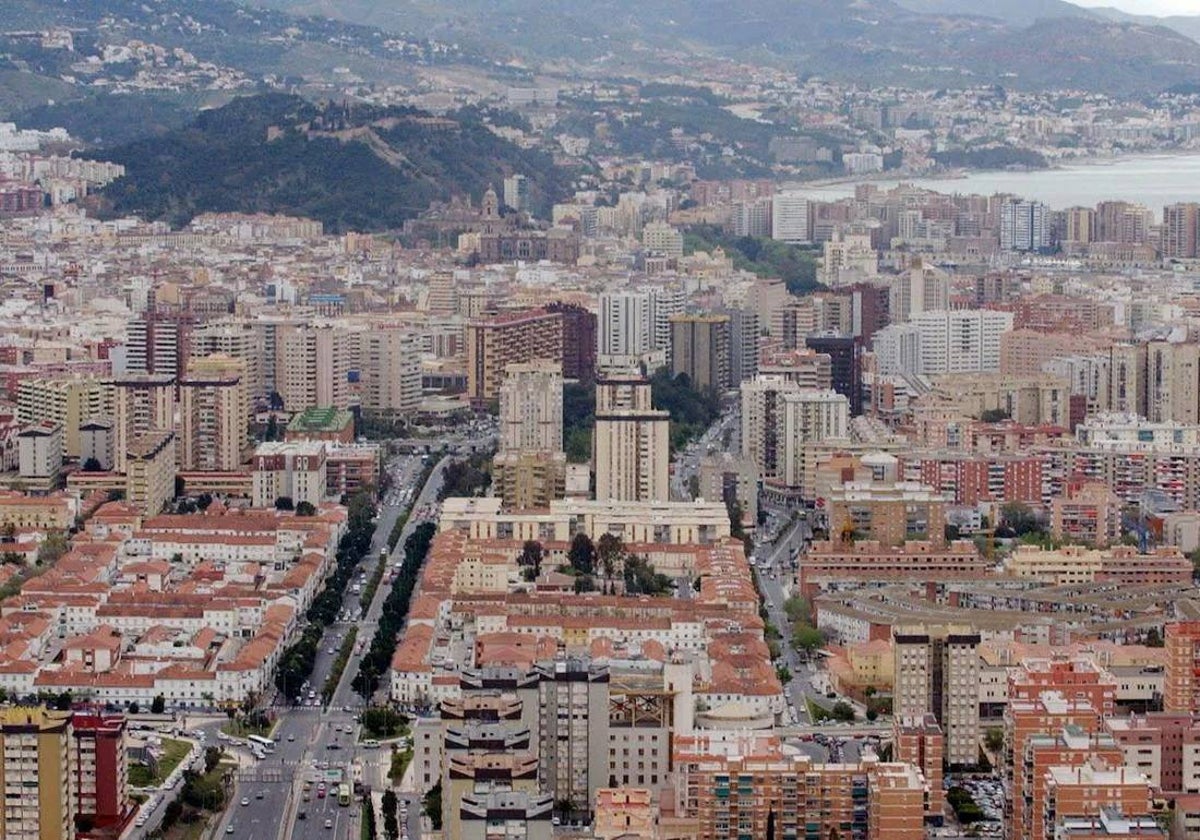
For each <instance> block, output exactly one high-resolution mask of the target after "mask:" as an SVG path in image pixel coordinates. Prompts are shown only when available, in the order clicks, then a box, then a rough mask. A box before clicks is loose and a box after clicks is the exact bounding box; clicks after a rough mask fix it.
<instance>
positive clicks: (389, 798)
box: [380, 788, 400, 840]
mask: <svg viewBox="0 0 1200 840" xmlns="http://www.w3.org/2000/svg"><path fill="white" fill-rule="evenodd" d="M396 804H397V803H396V794H395V792H393V791H392V790H391V788H389V789H388V790H385V791H384V792H383V801H382V802H381V803H380V805H381V806H382V807H383V831H384V833H385V834H387V836H388V839H389V840H396V838H397V837H399V836H400V824H399V823H398V822H397V821H396Z"/></svg>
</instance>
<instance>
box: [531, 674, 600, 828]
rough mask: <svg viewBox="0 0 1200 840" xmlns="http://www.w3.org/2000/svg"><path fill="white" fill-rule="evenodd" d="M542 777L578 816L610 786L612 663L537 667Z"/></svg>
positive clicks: (558, 799)
mask: <svg viewBox="0 0 1200 840" xmlns="http://www.w3.org/2000/svg"><path fill="white" fill-rule="evenodd" d="M538 671H539V675H540V680H539V681H538V700H537V702H538V708H539V715H538V718H539V720H540V725H539V732H538V762H539V769H538V775H539V776H540V780H541V786H542V790H543V792H545V793H549V794H551V795H552V796H553V797H554V800H555V801H556V802H564V801H566V802H570V803H571V807H570V811H571V813H572V815H573V816H576V815H588V814H591V812H592V806H593V803H594V802H595V801H596V791H597V790H599V789H600V788H603V787H608V782H609V773H608V769H609V768H608V745H609V737H608V693H609V674H608V667H607V666H605V665H598V664H595V663H592V662H590V661H586V660H577V659H565V660H556V661H554V662H550V663H546V664H544V665H539V666H538Z"/></svg>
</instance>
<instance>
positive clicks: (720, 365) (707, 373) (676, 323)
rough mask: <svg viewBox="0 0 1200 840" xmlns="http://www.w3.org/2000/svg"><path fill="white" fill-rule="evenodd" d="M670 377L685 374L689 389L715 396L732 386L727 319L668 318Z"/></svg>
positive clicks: (707, 316)
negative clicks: (669, 326) (669, 324)
mask: <svg viewBox="0 0 1200 840" xmlns="http://www.w3.org/2000/svg"><path fill="white" fill-rule="evenodd" d="M670 323H671V374H672V375H673V376H679V375H680V374H686V375H687V377H688V379H689V380H690V381H691V383H692V387H694V388H696V389H698V390H701V391H706V392H708V393H710V394H714V395H719V394H722V393H724V392H725V391H726V390H728V389H729V388H730V387H731V386H732V381H731V377H730V368H731V365H730V350H731V341H730V319H729V316H728V315H674V316H672V317H671V321H670Z"/></svg>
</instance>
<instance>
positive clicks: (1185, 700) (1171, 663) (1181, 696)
mask: <svg viewBox="0 0 1200 840" xmlns="http://www.w3.org/2000/svg"><path fill="white" fill-rule="evenodd" d="M1164 630H1165V632H1164V633H1163V637H1164V646H1165V648H1166V653H1167V667H1166V680H1165V684H1164V686H1163V709H1164V710H1165V711H1168V712H1186V713H1188V714H1196V713H1200V675H1197V673H1196V671H1197V669H1196V664H1195V663H1196V661H1197V660H1200V621H1169V622H1167V624H1166V625H1165V627H1164Z"/></svg>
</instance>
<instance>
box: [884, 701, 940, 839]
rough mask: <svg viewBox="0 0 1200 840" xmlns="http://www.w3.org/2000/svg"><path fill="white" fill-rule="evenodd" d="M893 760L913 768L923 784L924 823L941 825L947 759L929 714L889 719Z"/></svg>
mask: <svg viewBox="0 0 1200 840" xmlns="http://www.w3.org/2000/svg"><path fill="white" fill-rule="evenodd" d="M892 743H893V744H894V747H893V753H892V756H893V758H895V760H896V761H898V762H900V763H902V764H909V765H912V766H913V767H915V768H916V769H917V770H918V771H919V772H920V773H921V774H922V776H924V781H925V820H926V822H930V823H933V824H935V825H940V824H941V822H942V814H943V812H944V809H945V805H946V792H945V790H944V789H943V787H942V767H943V764H944V762H945V759H946V736H945V735H944V734H943V733H942V728H941V726H939V725H938V722H937V718H936V717H934V716H933V715H932V714H925V715H909V716H902V715H897V716H895V717H894V718H893V719H892Z"/></svg>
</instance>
